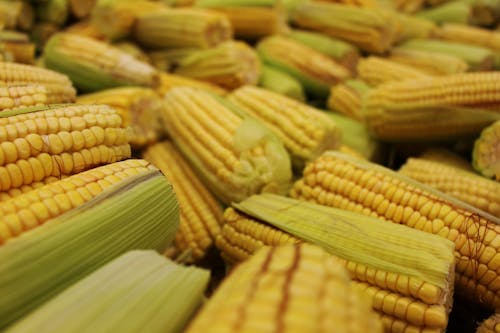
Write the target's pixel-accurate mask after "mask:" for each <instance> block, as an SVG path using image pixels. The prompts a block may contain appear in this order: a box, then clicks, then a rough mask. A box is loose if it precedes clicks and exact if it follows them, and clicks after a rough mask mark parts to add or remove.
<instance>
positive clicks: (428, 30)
mask: <svg viewBox="0 0 500 333" xmlns="http://www.w3.org/2000/svg"><path fill="white" fill-rule="evenodd" d="M393 15H394V18H395V20H396V21H397V23H398V31H397V37H395V39H396V43H398V44H399V43H401V42H403V41H406V40H408V39H414V38H429V37H431V35H432V34H433V32H434V31H435V30H436V28H437V26H436V24H435V23H434V22H432V21H430V20H426V19H423V18H419V17H415V16H410V15H404V14H399V13H395V14H393Z"/></svg>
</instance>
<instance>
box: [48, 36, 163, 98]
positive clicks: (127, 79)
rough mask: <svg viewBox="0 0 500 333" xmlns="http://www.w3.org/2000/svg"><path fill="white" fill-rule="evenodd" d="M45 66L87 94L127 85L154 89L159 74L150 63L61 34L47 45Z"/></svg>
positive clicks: (115, 49)
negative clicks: (60, 74) (66, 77)
mask: <svg viewBox="0 0 500 333" xmlns="http://www.w3.org/2000/svg"><path fill="white" fill-rule="evenodd" d="M43 58H44V62H45V65H46V66H47V67H48V68H50V69H53V70H56V71H58V72H61V73H65V74H66V75H68V76H69V78H70V79H71V80H72V81H73V83H74V84H75V86H76V87H77V88H78V89H81V90H82V91H85V92H90V91H96V90H102V89H106V88H113V87H117V86H124V85H141V86H150V87H154V86H155V85H156V84H157V81H158V74H157V73H156V71H155V69H154V68H152V67H151V66H149V65H148V64H146V63H144V62H142V61H138V60H136V59H134V57H132V56H131V55H129V54H127V53H125V52H122V51H120V50H119V49H117V48H115V47H112V46H110V45H108V44H105V43H102V42H100V41H97V40H94V39H91V38H88V37H82V36H78V35H74V34H70V33H59V34H56V35H54V36H52V38H51V39H50V40H49V41H48V42H47V44H46V45H45V49H44V54H43Z"/></svg>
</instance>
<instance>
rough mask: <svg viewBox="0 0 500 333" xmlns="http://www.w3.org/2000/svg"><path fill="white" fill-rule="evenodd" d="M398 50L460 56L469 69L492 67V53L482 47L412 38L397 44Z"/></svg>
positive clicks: (483, 69) (482, 69)
mask: <svg viewBox="0 0 500 333" xmlns="http://www.w3.org/2000/svg"><path fill="white" fill-rule="evenodd" d="M397 49H398V50H405V51H407V50H408V51H424V52H432V53H439V54H445V55H451V56H454V57H460V58H461V59H463V60H464V61H466V62H467V64H468V65H469V67H470V69H471V70H474V71H487V70H490V69H492V68H493V65H494V53H493V52H492V51H491V50H488V49H486V48H484V47H480V46H475V45H470V44H463V43H456V42H449V41H443V40H431V39H412V40H409V41H407V42H406V43H404V44H402V45H400V46H398V48H397Z"/></svg>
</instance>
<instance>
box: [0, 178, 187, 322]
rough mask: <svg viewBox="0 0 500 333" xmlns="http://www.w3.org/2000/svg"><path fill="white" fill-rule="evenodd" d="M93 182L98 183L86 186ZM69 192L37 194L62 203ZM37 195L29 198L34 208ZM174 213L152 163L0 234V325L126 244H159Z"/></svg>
mask: <svg viewBox="0 0 500 333" xmlns="http://www.w3.org/2000/svg"><path fill="white" fill-rule="evenodd" d="M111 177H112V179H113V178H114V177H113V176H111ZM99 184H102V185H104V184H106V183H105V182H104V183H103V182H102V181H101V182H97V183H94V184H89V188H90V189H92V188H95V187H96V186H99ZM49 186H50V185H49ZM89 192H90V190H89ZM29 194H30V193H28V194H27V195H29ZM76 195H78V192H73V191H69V192H67V193H66V195H64V194H63V195H58V196H57V201H55V202H54V198H53V195H52V194H50V197H49V198H48V199H44V200H43V201H42V202H43V203H52V204H51V206H53V207H54V208H55V207H64V205H65V203H71V202H72V200H73V199H74V198H75V196H76ZM41 196H42V197H43V198H45V196H44V195H43V194H42V193H41ZM78 196H79V195H78ZM82 196H83V194H82ZM13 200H15V199H13ZM21 202H23V201H19V200H17V201H16V203H21ZM42 202H40V203H38V204H37V203H32V204H30V206H32V207H34V208H35V209H40V208H41V207H43V203H42ZM41 212H42V211H41ZM178 219H179V210H178V206H177V201H176V199H175V194H174V192H173V190H172V186H171V185H170V184H169V183H168V182H167V180H166V179H165V177H163V175H162V174H161V173H160V172H159V171H157V170H146V171H145V172H141V173H139V174H137V175H135V176H130V177H127V178H126V179H124V180H123V181H121V182H119V183H116V184H114V185H113V186H110V187H108V188H107V189H106V190H104V191H103V192H102V193H101V194H100V195H98V196H96V197H95V198H94V199H91V200H90V201H88V202H87V203H86V204H84V205H78V207H77V208H75V209H72V210H70V211H69V212H67V213H65V214H63V215H61V216H59V217H56V218H54V219H51V220H49V221H47V222H46V223H45V224H44V225H43V226H40V227H38V228H36V229H34V230H32V231H30V232H28V233H26V234H25V235H23V237H19V238H16V239H13V240H11V241H9V242H7V243H6V244H5V245H3V246H2V247H0V261H1V262H2V265H0V293H1V294H2V297H1V298H0V328H1V329H5V327H6V326H7V325H9V324H10V323H12V322H14V321H15V320H17V319H19V318H20V317H22V316H24V315H25V314H27V313H28V312H29V311H31V310H33V309H35V308H36V307H37V306H39V305H41V304H43V303H44V302H46V301H47V300H49V299H50V298H52V297H54V296H55V295H57V294H59V293H60V292H61V291H63V290H64V289H66V288H67V287H69V286H70V285H72V284H73V283H75V282H76V281H78V280H80V279H81V278H83V277H85V276H87V275H88V274H90V273H92V272H93V271H94V270H96V269H97V268H99V267H100V266H102V265H104V264H106V263H107V262H109V261H111V260H113V259H114V258H116V257H118V256H120V255H121V254H123V253H125V252H127V251H130V250H132V249H155V250H157V251H163V250H164V249H165V248H166V247H167V246H168V245H169V244H170V242H171V241H172V240H173V238H174V234H175V230H176V229H177V226H178V221H179V220H178ZM122 305H123V304H122ZM87 324H88V323H87Z"/></svg>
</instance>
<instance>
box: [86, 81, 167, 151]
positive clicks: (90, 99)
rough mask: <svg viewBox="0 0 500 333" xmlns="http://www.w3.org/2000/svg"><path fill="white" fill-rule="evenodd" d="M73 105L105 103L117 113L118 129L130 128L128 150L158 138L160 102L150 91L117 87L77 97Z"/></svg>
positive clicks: (139, 88) (160, 130) (160, 129)
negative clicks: (129, 146) (119, 124)
mask: <svg viewBox="0 0 500 333" xmlns="http://www.w3.org/2000/svg"><path fill="white" fill-rule="evenodd" d="M77 103H81V104H106V105H109V106H110V107H112V108H113V109H115V110H116V111H118V113H119V114H120V117H121V118H122V127H131V129H132V131H131V134H130V138H129V142H130V145H131V146H132V148H141V147H144V146H146V145H149V144H152V143H155V142H156V141H158V139H159V138H160V137H161V135H162V128H161V124H160V122H159V120H160V117H161V116H160V113H161V109H162V108H163V101H162V100H161V98H160V97H159V96H158V95H157V94H156V93H155V91H154V90H151V89H148V88H142V87H121V88H114V89H108V90H102V91H99V92H96V93H92V94H87V95H80V96H78V98H77Z"/></svg>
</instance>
